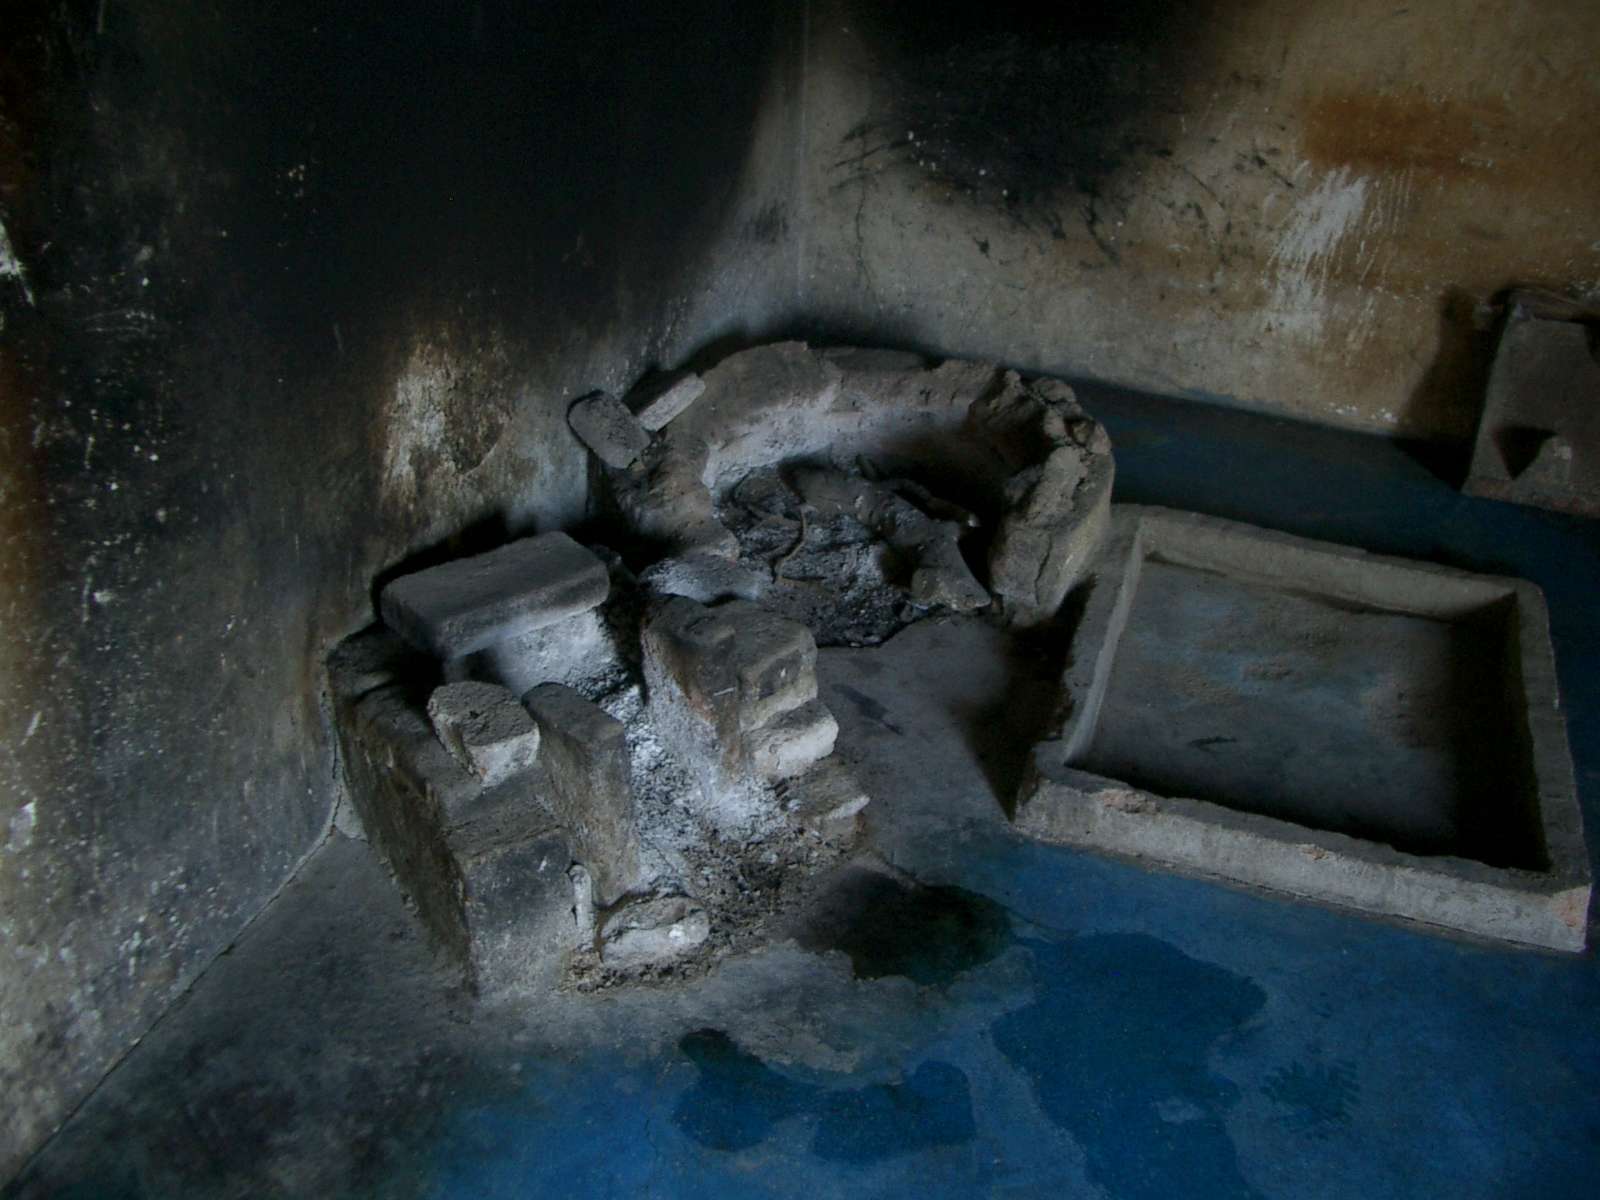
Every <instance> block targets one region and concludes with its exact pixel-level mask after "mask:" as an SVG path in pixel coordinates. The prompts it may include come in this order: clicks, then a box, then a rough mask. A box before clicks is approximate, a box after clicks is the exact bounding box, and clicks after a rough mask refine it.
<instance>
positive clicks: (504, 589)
mask: <svg viewBox="0 0 1600 1200" xmlns="http://www.w3.org/2000/svg"><path fill="white" fill-rule="evenodd" d="M609 589H610V580H609V578H608V576H607V574H606V568H605V564H604V563H602V562H601V561H600V560H599V559H598V558H596V557H595V556H594V555H593V554H592V553H590V552H589V551H588V550H586V549H584V548H583V547H582V546H580V545H578V543H577V542H575V541H573V540H572V539H571V538H570V537H568V536H567V535H566V534H564V533H541V534H539V535H538V536H536V537H529V538H522V539H520V540H518V541H515V542H511V543H509V544H507V545H504V546H500V547H498V548H497V549H494V550H490V551H489V552H488V553H486V554H478V555H474V556H472V557H470V558H461V559H456V560H454V561H453V562H447V563H442V564H440V565H439V566H436V567H429V568H427V569H426V570H422V571H418V572H416V573H415V574H412V575H404V576H401V577H400V578H399V579H396V580H394V581H393V582H391V583H389V584H388V585H387V586H386V587H385V588H384V589H383V593H382V595H381V597H380V599H379V607H380V609H381V610H382V613H383V620H384V623H385V624H386V625H388V626H389V627H390V628H391V629H393V630H394V631H395V632H396V633H398V634H399V635H400V636H401V637H403V638H405V639H406V640H407V641H408V642H410V643H411V644H412V645H414V646H416V647H417V648H419V649H422V650H426V651H428V652H429V653H430V654H433V655H434V656H436V657H438V658H440V659H452V658H457V657H459V656H461V655H464V654H471V653H473V652H474V651H477V650H481V649H483V648H484V647H486V646H490V645H493V644H494V643H495V642H499V641H504V640H505V639H507V638H511V637H515V636H517V635H519V634H523V633H528V632H531V631H532V630H535V629H539V628H541V627H542V626H545V625H549V624H552V623H553V622H556V621H560V620H563V619H565V618H567V617H572V616H575V615H577V614H578V613H581V612H584V611H586V610H588V609H591V608H594V607H595V606H596V605H598V604H599V603H601V602H602V601H603V600H604V599H605V598H606V593H607V592H608V590H609Z"/></svg>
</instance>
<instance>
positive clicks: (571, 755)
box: [522, 683, 639, 906]
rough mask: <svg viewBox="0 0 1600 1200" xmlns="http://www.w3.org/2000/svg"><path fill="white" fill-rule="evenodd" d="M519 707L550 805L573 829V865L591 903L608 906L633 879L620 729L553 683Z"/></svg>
mask: <svg viewBox="0 0 1600 1200" xmlns="http://www.w3.org/2000/svg"><path fill="white" fill-rule="evenodd" d="M522 703H523V705H524V706H525V707H526V708H527V710H528V712H529V713H531V714H532V716H533V719H534V721H535V723H536V724H537V725H538V727H539V735H540V749H539V759H540V765H541V767H542V768H543V770H544V774H545V776H546V778H547V779H548V781H549V787H550V792H549V799H550V806H551V808H552V810H553V811H554V812H555V814H556V817H557V818H558V819H559V820H560V822H561V823H562V825H564V826H565V827H566V828H568V829H570V830H571V831H572V835H573V845H574V848H575V850H576V851H577V855H578V861H579V862H581V863H583V865H584V866H585V867H587V868H588V869H589V873H590V875H591V876H592V878H593V880H594V889H595V899H596V901H597V902H598V903H599V904H601V905H602V906H603V905H607V904H611V903H614V902H615V901H616V900H617V898H618V897H620V896H621V895H623V894H624V893H625V892H627V891H628V890H629V889H630V888H632V887H633V886H634V885H635V884H636V883H637V882H638V876H639V846H638V826H637V823H636V821H635V817H634V806H633V785H632V781H631V779H630V777H629V757H628V742H627V737H626V729H625V727H624V726H623V724H622V722H621V721H618V720H617V719H616V718H615V717H612V716H611V715H609V714H608V713H606V712H605V711H604V710H603V709H601V708H600V707H599V706H598V705H595V704H592V703H590V702H589V701H588V700H586V699H584V698H583V696H581V695H580V694H578V693H577V692H575V691H573V690H572V689H571V688H569V687H566V686H564V685H562V684H559V683H546V684H541V685H539V686H538V687H536V688H534V689H532V690H531V691H529V692H528V693H527V694H526V695H525V696H523V697H522Z"/></svg>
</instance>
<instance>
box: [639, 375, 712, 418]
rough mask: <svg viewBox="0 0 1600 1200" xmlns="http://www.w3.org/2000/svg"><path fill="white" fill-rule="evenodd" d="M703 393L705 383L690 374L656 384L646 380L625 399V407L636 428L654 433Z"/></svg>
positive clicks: (669, 378)
mask: <svg viewBox="0 0 1600 1200" xmlns="http://www.w3.org/2000/svg"><path fill="white" fill-rule="evenodd" d="M705 390H706V383H705V380H703V379H701V378H700V376H698V375H696V374H695V373H694V372H693V371H690V372H689V373H688V374H685V375H679V376H675V377H674V376H668V377H666V378H664V379H660V380H647V381H646V382H645V383H644V384H643V385H641V386H640V387H639V388H637V389H636V390H635V393H634V394H633V395H630V396H629V397H628V407H629V408H631V409H632V410H633V415H634V416H635V417H637V418H638V419H639V424H640V425H642V426H644V428H645V429H646V430H648V431H649V432H651V433H656V432H658V431H660V430H662V429H664V428H666V426H667V423H668V422H669V421H671V420H672V419H673V418H674V417H676V416H679V415H680V414H682V413H683V411H684V410H685V409H687V408H688V407H689V406H690V405H691V404H693V403H694V402H695V401H696V400H698V399H699V398H700V397H701V395H702V394H703V393H704V392H705Z"/></svg>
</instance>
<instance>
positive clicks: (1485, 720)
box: [1016, 505, 1590, 950]
mask: <svg viewBox="0 0 1600 1200" xmlns="http://www.w3.org/2000/svg"><path fill="white" fill-rule="evenodd" d="M1114 512H1115V518H1114V522H1113V533H1112V536H1111V537H1110V538H1109V539H1108V541H1107V543H1106V546H1105V548H1104V550H1103V551H1102V553H1101V557H1100V561H1099V563H1098V565H1097V570H1096V573H1095V582H1094V584H1093V586H1092V590H1091V592H1090V595H1089V598H1088V601H1087V604H1086V607H1085V610H1084V613H1083V616H1082V618H1081V619H1080V622H1079V625H1078V629H1077V632H1076V634H1075V636H1074V642H1073V653H1072V655H1071V665H1070V666H1069V667H1068V668H1067V673H1066V677H1065V680H1064V689H1065V695H1064V701H1065V703H1064V704H1063V707H1062V713H1063V717H1062V719H1061V721H1060V723H1059V725H1058V727H1057V728H1056V729H1055V730H1054V733H1053V736H1051V737H1049V738H1047V739H1046V740H1045V741H1043V742H1041V743H1040V744H1039V745H1038V746H1037V747H1036V748H1035V752H1034V759H1033V763H1032V766H1031V769H1030V772H1029V778H1028V780H1027V781H1026V782H1025V784H1024V786H1023V789H1022V792H1021V795H1020V796H1019V799H1018V806H1017V813H1016V823H1017V826H1018V828H1019V829H1021V830H1022V831H1024V832H1026V833H1028V834H1030V835H1031V836H1034V837H1037V838H1040V839H1042V840H1045V841H1051V842H1060V843H1065V844H1071V845H1078V846H1086V847H1090V848H1093V849H1097V850H1103V851H1109V852H1112V853H1115V854H1119V855H1127V856H1133V857H1136V858H1139V859H1144V860H1148V861H1152V862H1155V863H1158V864H1161V865H1163V866H1167V867H1170V868H1174V869H1177V870H1182V871H1187V872H1194V873H1199V874H1203V875H1208V876H1213V877H1217V878H1221V879H1226V880H1231V881H1234V882H1237V883H1243V884H1249V885H1254V886H1259V887H1264V888H1270V889H1273V890H1275V891H1279V892H1284V893H1287V894H1289V895H1293V896H1299V897H1308V898H1312V899H1317V900H1321V901H1326V902H1329V903H1333V904H1337V905H1341V906H1346V907H1350V908H1354V909H1359V910H1362V911H1365V912H1372V913H1381V914H1386V915H1390V916H1396V917H1403V918H1409V919H1411V920H1415V921H1421V922H1426V923H1428V924H1431V925H1436V926H1444V927H1447V928H1451V929H1457V930H1462V931H1465V932H1468V933H1472V934H1477V935H1481V936H1484V937H1490V938H1496V939H1501V940H1504V941H1509V942H1515V943H1521V944H1527V945H1533V946H1543V947H1549V948H1553V949H1560V950H1581V949H1583V946H1584V941H1585V934H1586V927H1587V913H1588V906H1589V887H1590V880H1589V865H1588V855H1587V852H1586V851H1585V848H1584V840H1583V825H1582V818H1581V816H1580V813H1579V808H1578V802H1577V796H1576V792H1575V788H1574V783H1573V772H1572V762H1571V757H1570V754H1569V751H1568V749H1567V737H1566V726H1565V722H1564V720H1563V718H1562V715H1561V710H1560V706H1559V699H1558V696H1557V691H1556V679H1555V665H1554V661H1553V656H1552V651H1551V647H1550V638H1549V630H1548V620H1547V617H1546V614H1545V606H1544V600H1543V597H1542V596H1541V595H1540V593H1539V590H1538V589H1537V588H1535V587H1534V586H1533V585H1531V584H1528V583H1524V582H1522V581H1520V580H1515V579H1505V578H1498V577H1493V576H1487V575H1475V574H1469V573H1467V572H1463V571H1457V570H1451V569H1448V568H1444V567H1437V566H1432V565H1429V564H1425V563H1418V562H1410V561H1406V560H1402V559H1393V558H1383V557H1379V556H1376V555H1372V554H1367V553H1365V552H1363V551H1360V550H1354V549H1350V548H1348V547H1344V546H1336V545H1330V544H1328V543H1324V542H1314V541H1307V540H1305V539H1301V538H1295V537H1290V536H1287V535H1285V534H1279V533H1273V532H1269V531H1266V530H1262V529H1256V528H1253V527H1251V526H1248V525H1240V524H1236V523H1233V522H1228V521H1221V520H1217V519H1214V518H1208V517H1202V516H1197V515H1194V514H1190V513H1180V512H1173V511H1170V510H1164V509H1156V508H1143V507H1136V506H1132V505H1119V506H1116V508H1115V509H1114Z"/></svg>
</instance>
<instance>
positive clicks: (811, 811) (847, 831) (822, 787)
mask: <svg viewBox="0 0 1600 1200" xmlns="http://www.w3.org/2000/svg"><path fill="white" fill-rule="evenodd" d="M871 800H872V798H871V797H870V796H869V795H868V794H867V792H866V790H865V789H863V788H862V786H861V783H860V781H859V780H857V779H856V777H855V774H854V772H852V771H851V770H850V768H849V767H847V766H845V765H844V764H843V763H841V762H840V761H839V760H838V759H836V758H831V759H828V760H827V761H825V762H822V763H819V764H817V766H815V767H814V768H812V769H811V770H810V771H808V772H806V773H805V774H804V775H801V776H800V777H799V778H797V779H791V780H790V781H789V783H788V785H787V786H786V788H785V790H784V804H783V807H784V812H785V813H786V814H787V815H788V817H789V820H790V822H791V823H792V824H794V825H797V826H798V827H799V828H801V829H804V830H806V831H807V832H809V833H811V834H813V835H815V836H816V837H819V838H821V839H822V840H823V841H826V842H834V843H849V842H853V841H854V840H855V839H856V836H857V834H858V833H859V832H860V826H861V812H862V810H863V809H865V808H866V807H867V805H868V804H869V803H871Z"/></svg>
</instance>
